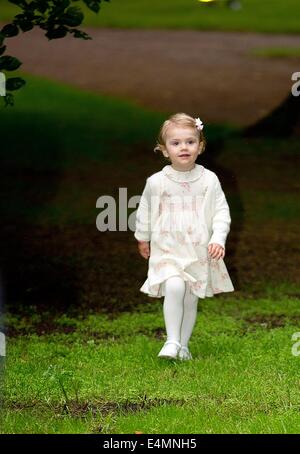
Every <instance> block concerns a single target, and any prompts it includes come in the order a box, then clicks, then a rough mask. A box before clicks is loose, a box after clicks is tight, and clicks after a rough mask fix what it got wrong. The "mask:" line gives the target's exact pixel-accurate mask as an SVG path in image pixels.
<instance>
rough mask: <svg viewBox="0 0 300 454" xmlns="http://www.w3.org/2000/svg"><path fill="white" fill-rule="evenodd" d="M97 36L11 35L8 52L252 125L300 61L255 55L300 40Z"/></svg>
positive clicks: (152, 33) (153, 100)
mask: <svg viewBox="0 0 300 454" xmlns="http://www.w3.org/2000/svg"><path fill="white" fill-rule="evenodd" d="M85 30H86V31H87V32H88V33H89V34H90V35H91V36H92V37H93V39H92V40H90V41H83V40H78V39H74V38H72V37H67V38H64V39H61V40H55V41H49V42H48V41H47V39H46V38H45V37H44V36H43V34H42V32H41V31H40V30H34V31H32V32H30V33H25V34H24V35H23V36H21V37H20V36H18V37H14V38H10V39H9V40H7V42H8V51H9V53H10V54H12V55H15V56H17V57H18V58H20V59H21V60H22V61H23V62H24V63H23V66H22V69H23V70H24V71H28V72H30V73H32V74H36V75H39V76H47V77H50V78H51V79H53V80H57V81H63V82H67V83H70V84H72V85H75V86H78V87H81V88H84V89H87V90H92V91H94V92H95V93H103V94H108V95H115V96H118V97H122V98H125V99H131V100H133V101H135V102H137V103H139V104H140V105H142V106H145V107H148V108H151V109H155V110H160V111H170V112H175V111H185V112H188V113H190V114H192V115H195V116H196V115H197V116H198V115H199V116H200V117H201V118H203V120H204V121H205V122H227V123H234V124H237V125H247V124H250V123H252V122H254V121H256V120H257V119H258V118H260V117H262V116H264V115H265V114H266V113H268V111H270V109H272V108H274V107H275V106H276V105H278V104H279V103H280V101H281V100H282V99H284V98H285V96H286V95H287V94H288V92H289V91H290V88H291V85H292V82H291V74H292V73H293V72H295V71H299V70H300V66H299V59H298V60H297V59H295V58H294V59H293V58H289V59H279V58H276V59H270V58H258V57H254V56H251V55H250V51H251V50H252V49H253V48H264V47H284V46H288V47H300V35H292V36H291V35H287V36H286V35H264V34H254V33H223V32H211V31H205V32H199V31H190V30H180V31H177V30H176V31H175V30H124V29H85Z"/></svg>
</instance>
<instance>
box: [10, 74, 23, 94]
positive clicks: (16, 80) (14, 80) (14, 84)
mask: <svg viewBox="0 0 300 454" xmlns="http://www.w3.org/2000/svg"><path fill="white" fill-rule="evenodd" d="M25 84H26V81H25V80H24V79H21V77H10V78H9V79H7V80H6V90H8V91H13V90H19V89H20V88H22V87H23V86H24V85H25Z"/></svg>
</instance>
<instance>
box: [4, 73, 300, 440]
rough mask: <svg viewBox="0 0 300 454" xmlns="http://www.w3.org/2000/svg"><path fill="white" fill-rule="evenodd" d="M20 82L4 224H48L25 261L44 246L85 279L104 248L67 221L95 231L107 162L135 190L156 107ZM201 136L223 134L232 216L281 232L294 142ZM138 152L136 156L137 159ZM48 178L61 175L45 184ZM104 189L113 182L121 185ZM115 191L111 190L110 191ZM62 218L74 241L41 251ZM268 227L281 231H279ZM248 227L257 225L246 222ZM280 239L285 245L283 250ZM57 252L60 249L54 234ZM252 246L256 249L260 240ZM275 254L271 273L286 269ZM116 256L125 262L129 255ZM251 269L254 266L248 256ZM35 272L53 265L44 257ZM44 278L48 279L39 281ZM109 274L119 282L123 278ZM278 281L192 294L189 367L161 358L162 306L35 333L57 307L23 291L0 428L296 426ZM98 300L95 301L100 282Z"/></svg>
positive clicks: (7, 131) (287, 325) (288, 323)
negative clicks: (195, 302) (200, 297)
mask: <svg viewBox="0 0 300 454" xmlns="http://www.w3.org/2000/svg"><path fill="white" fill-rule="evenodd" d="M26 79H27V81H28V86H27V87H26V88H25V89H23V90H21V91H20V92H19V93H18V94H17V96H16V105H15V107H14V108H12V109H2V111H1V114H0V115H1V123H0V133H1V140H2V142H1V144H2V149H1V151H2V161H3V164H2V170H3V169H5V172H4V171H3V175H2V179H1V189H2V194H3V199H4V202H2V204H3V207H1V208H2V222H5V221H7V220H8V221H9V222H10V223H11V225H14V223H15V222H17V223H18V224H17V225H18V226H20V227H19V228H20V229H21V228H22V226H23V222H24V221H26V222H27V223H30V225H33V226H34V225H35V224H39V223H44V224H45V225H46V226H47V227H49V230H48V231H46V232H45V233H46V234H48V237H47V236H46V237H44V236H42V237H38V239H37V241H38V242H39V244H38V246H37V244H36V243H34V242H33V243H32V245H33V262H32V263H30V267H31V266H32V267H34V266H36V267H39V265H40V263H39V262H40V255H39V254H41V251H42V252H43V253H44V251H43V249H42V248H40V246H42V245H43V247H45V250H46V252H45V258H44V257H43V259H44V260H45V261H47V263H49V262H50V265H49V266H50V267H51V266H52V265H53V266H54V267H56V266H58V267H59V265H60V264H61V263H63V264H64V268H62V269H64V270H67V269H68V267H71V268H72V266H73V265H74V264H76V261H78V262H80V264H81V265H82V267H83V268H81V269H80V271H82V272H83V275H84V276H85V277H84V276H82V277H81V275H80V274H75V276H74V278H75V279H78V276H80V279H78V280H81V278H82V281H83V282H85V279H86V278H87V275H88V274H91V273H94V271H95V268H96V267H98V266H100V265H99V262H97V260H98V257H99V258H100V256H96V254H95V252H94V251H92V254H91V251H90V250H89V238H75V240H74V239H72V238H69V237H68V235H70V233H72V232H73V230H74V229H72V226H73V227H74V225H75V224H76V223H78V224H84V223H86V224H89V225H94V221H95V217H96V210H95V201H96V196H99V186H100V183H101V182H100V181H98V180H99V179H100V178H101V177H105V173H106V171H107V168H109V167H107V166H109V165H111V164H115V165H117V166H120V167H121V169H122V171H123V172H124V173H123V174H122V175H125V176H126V175H127V179H128V180H126V181H128V184H129V185H131V188H132V190H135V191H136V190H137V181H138V180H137V179H136V180H135V179H134V178H135V176H136V175H135V173H134V171H133V170H134V169H135V172H138V171H140V170H141V168H143V167H142V164H143V162H144V161H146V166H145V168H144V170H145V171H146V170H149V169H147V165H148V164H147V163H148V162H150V160H149V161H148V160H147V158H146V156H147V153H148V152H149V153H152V148H153V145H154V141H155V138H156V134H157V131H158V128H159V126H160V124H161V121H162V120H163V119H165V118H166V114H163V113H156V112H152V111H147V110H145V109H142V108H140V107H139V106H137V105H135V104H134V103H131V102H129V100H122V101H121V100H118V99H116V98H115V99H113V98H110V97H105V96H98V95H94V94H92V93H85V92H83V91H80V90H77V89H73V88H69V87H67V86H65V85H62V84H56V83H53V82H50V81H47V80H42V79H38V78H34V77H29V76H26ZM112 119H113V121H112ZM33 124H34V125H35V129H34V130H33V127H32V125H33ZM16 128H18V134H16V132H15V131H16ZM206 131H207V136H208V142H209V143H210V142H211V141H214V140H216V139H221V138H222V137H225V139H226V143H225V146H224V148H223V149H222V152H221V153H220V154H219V156H218V159H217V161H218V165H221V166H224V167H226V169H228V170H230V172H231V174H232V175H234V176H235V177H236V179H237V185H238V188H237V189H238V191H237V192H236V193H234V192H232V193H230V194H229V200H230V205H231V207H232V213H233V218H234V219H238V217H239V216H240V215H241V206H240V203H241V200H242V206H243V208H244V215H245V225H246V226H247V228H248V229H249V228H250V229H251V228H253V225H254V223H255V222H258V223H260V225H264V226H267V227H268V226H270V228H274V227H272V225H270V224H268V222H269V221H270V220H275V221H278V220H279V221H283V222H282V225H284V226H287V225H288V228H287V232H286V234H285V240H286V237H287V236H288V234H289V229H290V227H291V225H294V226H295V225H296V222H297V219H298V217H299V215H298V213H297V209H298V206H299V202H297V200H296V199H295V196H294V194H295V193H296V192H294V191H295V188H296V184H297V181H298V180H297V175H298V174H297V169H298V167H297V166H296V165H294V164H293V162H294V161H293V160H294V159H295V158H296V157H297V156H299V144H298V142H297V140H290V141H286V140H285V141H283V140H282V141H279V140H253V141H251V140H242V139H241V138H238V137H237V136H230V133H231V132H234V131H235V129H234V128H233V127H231V128H230V127H225V128H224V127H223V126H222V125H208V126H207V129H206ZM137 147H138V148H137ZM137 150H139V152H140V153H145V154H144V155H143V154H141V155H140V156H139V159H137V154H136V153H137ZM283 162H284V172H283V167H282V166H283ZM270 163H272V165H271V164H270ZM139 166H141V167H139ZM158 166H159V165H158ZM95 168H96V172H95V170H94V169H95ZM98 170H99V173H97V172H98ZM266 170H267V171H266ZM76 172H77V173H76ZM28 175H29V177H28ZM52 177H54V179H57V180H58V181H57V182H56V183H55V184H54V183H53V181H52ZM71 177H72V178H71ZM112 177H113V176H112ZM95 181H96V183H95ZM274 182H276V184H275V185H274ZM114 183H115V184H116V185H117V186H121V185H122V184H123V183H120V182H119V180H117V182H116V181H115V182H114ZM93 184H95V186H93ZM293 185H294V186H295V187H294V186H293ZM270 188H274V190H273V191H271V190H270ZM111 190H112V188H111V187H108V188H107V192H106V193H108V192H109V191H111ZM5 191H6V192H5ZM48 193H49V194H48ZM7 197H9V200H10V201H11V203H10V204H9V206H8V204H7V200H8V198H7ZM34 197H37V199H35V198H34ZM39 197H40V198H41V199H40V198H39ZM41 200H42V201H43V204H41V203H40V201H41ZM37 202H39V203H37ZM262 220H263V221H264V222H263V224H261V221H262ZM248 221H250V222H248ZM286 221H289V224H287V223H286ZM64 223H66V224H70V225H71V230H69V231H68V230H67V231H66V234H65V235H66V236H65V238H63V240H65V241H66V246H67V245H68V241H71V244H70V245H69V248H66V249H64V246H65V245H63V248H62V249H63V251H62V252H61V255H59V257H54V255H53V254H54V252H52V250H51V251H50V252H51V253H52V255H51V253H50V252H49V249H50V248H51V247H52V246H51V245H52V241H54V240H53V238H52V237H53V235H56V233H55V232H57V231H56V230H51V228H53V227H54V228H55V227H56V226H60V225H61V224H64ZM275 227H276V228H277V224H275ZM29 231H30V230H27V232H29ZM74 231H76V230H74ZM53 232H54V233H53ZM85 232H86V231H85ZM42 233H43V231H42ZM270 233H273V231H271V232H270ZM275 233H276V235H277V236H278V238H280V234H281V232H280V231H277V230H276V231H275ZM58 234H59V232H58ZM252 235H256V236H257V235H259V233H257V231H255V232H254V230H252ZM39 238H43V240H42V241H41V240H39ZM47 238H48V242H47ZM264 238H265V237H264ZM291 238H293V237H291ZM26 241H27V240H26ZM72 241H74V243H72ZM245 241H246V243H247V237H246V240H245ZM287 241H288V240H286V242H285V243H284V244H287V245H288V244H289V243H288V242H287ZM17 244H18V243H17ZM28 244H29V245H30V244H31V243H30V242H29V243H28ZM250 244H253V242H252V243H250ZM276 244H278V243H276ZM290 244H291V243H290ZM74 245H75V246H74ZM53 246H54V250H56V249H55V247H57V245H55V241H54V243H53ZM263 246H264V245H263ZM96 247H97V245H96V243H95V244H93V248H96ZM34 248H36V249H34ZM47 248H49V249H48V250H47ZM258 249H260V250H261V249H262V247H261V244H260V247H259V248H258ZM287 250H288V248H287ZM56 252H58V251H57V250H56ZM274 252H276V251H274ZM285 252H286V251H284V255H283V258H282V259H281V258H280V259H281V261H280V267H282V263H284V264H285V263H286V262H284V261H283V260H285V259H286V257H285ZM24 253H25V254H27V250H24ZM120 253H121V250H120ZM35 254H36V256H35ZM49 254H50V255H49ZM89 254H91V255H89ZM106 254H107V252H106ZM238 254H240V252H237V255H238ZM116 255H117V254H114V255H113V254H111V255H106V257H109V260H111V261H110V262H108V266H109V267H111V270H116V271H118V273H120V270H119V269H118V267H122V266H123V265H124V263H125V260H124V261H122V262H121V264H120V263H116V261H115V259H116ZM121 257H123V256H121ZM21 258H22V256H21ZM22 260H24V258H22ZM126 260H128V262H129V259H128V257H127V258H126ZM271 260H272V259H271ZM289 260H292V259H291V258H289ZM96 262H97V263H96ZM28 263H29V262H28ZM126 263H127V262H126ZM135 263H136V262H135ZM247 263H249V262H247ZM266 263H267V262H266ZM22 264H23V262H21V265H19V264H18V266H22ZM102 265H103V264H102V263H101V266H102ZM252 265H253V267H254V268H256V267H257V263H256V262H254V263H253V264H252ZM41 267H42V270H44V271H45V272H47V273H48V271H50V268H49V269H48V268H47V267H46V268H45V265H43V264H41ZM58 269H60V268H58ZM27 271H28V270H26V272H27ZM29 271H30V272H29V277H28V276H27V278H28V282H31V279H32V275H35V273H36V272H38V270H37V269H35V268H32V269H31V268H30V270H29ZM30 273H32V274H30ZM25 274H26V273H25ZM41 275H42V276H43V279H45V276H46V275H43V274H41ZM118 276H120V281H122V279H123V277H122V276H123V275H122V274H121V273H120V274H118ZM95 279H97V276H96V278H95ZM284 279H285V277H284V276H283V277H282V279H281V281H280V282H279V281H277V283H276V285H275V286H271V285H269V286H268V285H264V287H263V294H264V296H263V297H261V296H259V297H257V296H255V292H254V289H255V285H256V281H255V274H254V279H253V281H252V284H251V286H249V287H247V288H246V289H242V290H243V291H242V292H241V293H239V292H233V293H232V294H228V295H224V296H220V295H219V296H218V297H217V298H209V299H207V300H205V301H203V302H201V304H200V308H199V318H198V322H197V325H196V328H195V331H194V333H193V338H192V343H191V350H192V353H193V355H194V358H195V359H194V361H192V362H188V363H180V362H179V363H178V362H171V363H166V362H163V361H159V360H158V358H157V353H158V351H159V349H160V348H161V345H162V343H163V341H164V336H163V335H162V333H163V332H164V327H163V318H162V311H161V303H160V302H158V301H155V300H154V301H152V302H151V304H147V305H143V304H142V305H140V306H138V307H136V306H135V308H136V309H137V310H136V311H135V312H134V313H124V314H122V315H120V316H118V317H114V318H110V317H107V316H105V315H101V314H99V313H97V312H95V313H89V312H88V310H87V311H86V312H84V314H85V316H83V315H81V316H80V315H78V316H77V317H75V315H74V316H72V317H71V316H70V315H69V313H68V315H67V314H65V315H62V316H59V315H57V316H56V318H55V320H54V322H53V321H52V323H54V328H53V331H54V332H52V330H50V331H49V332H50V333H51V334H47V332H48V331H46V333H45V334H42V335H41V336H38V335H37V334H36V333H37V327H38V326H40V325H41V324H43V323H44V322H46V321H47V320H51V318H52V316H53V308H52V307H51V309H49V312H48V313H46V312H41V311H39V310H38V306H32V307H31V306H30V294H28V295H27V300H26V301H27V302H28V305H27V306H26V305H24V307H23V309H24V310H23V313H22V314H19V315H18V314H17V313H9V314H7V317H8V324H9V325H10V327H11V328H13V329H14V330H15V333H16V334H18V336H17V337H13V336H8V339H7V357H6V363H5V370H6V373H5V384H4V386H5V401H6V408H5V409H4V412H3V415H2V427H1V428H0V431H1V432H2V433H24V432H25V433H91V432H93V433H95V432H96V433H99V432H102V433H118V432H119V433H132V432H134V431H142V432H145V433H210V432H212V433H216V432H221V433H230V432H238V433H269V432H272V433H277V432H278V433H286V432H287V433H294V432H297V431H299V429H298V416H299V402H300V392H299V391H300V389H299V375H298V370H299V361H300V359H299V357H295V356H293V355H292V352H291V348H292V345H293V342H292V340H291V337H292V334H293V333H294V332H298V331H299V324H300V309H299V289H298V287H297V285H296V284H293V282H285V280H284ZM133 280H134V282H135V284H136V286H137V288H138V284H137V282H136V279H135V278H133ZM24 282H25V281H24ZM33 282H34V279H33ZM126 282H127V283H128V282H129V281H128V280H127V281H126ZM25 283H26V289H28V287H27V281H26V282H25ZM85 284H86V285H87V287H86V288H85V287H84V288H85V289H86V290H87V291H89V292H90V293H89V294H88V297H90V296H91V293H92V292H93V291H94V292H96V293H97V288H96V284H95V281H93V280H91V283H89V282H88V283H86V282H85ZM24 285H25V284H24ZM29 285H30V284H29ZM39 285H40V283H37V287H38V286H39ZM70 285H74V283H73V282H72V283H71V284H70ZM76 285H79V283H78V282H76ZM24 288H25V287H24ZM91 288H92V290H91ZM28 290H29V289H28ZM33 290H36V289H33ZM105 291H106V292H107V290H105ZM105 291H104V294H105ZM252 291H253V294H251V292H252ZM80 295H81V294H80ZM93 297H94V298H95V296H93ZM106 297H107V295H106ZM96 298H98V299H99V298H100V299H101V298H102V294H101V289H100V290H99V294H97V295H96ZM141 300H142V299H141ZM115 303H118V299H117V298H116V300H115ZM26 310H27V313H26Z"/></svg>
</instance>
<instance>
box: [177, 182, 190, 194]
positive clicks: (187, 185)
mask: <svg viewBox="0 0 300 454" xmlns="http://www.w3.org/2000/svg"><path fill="white" fill-rule="evenodd" d="M179 184H180V186H181V187H182V188H183V189H184V190H186V191H189V192H190V191H191V186H190V184H189V183H187V182H183V183H179Z"/></svg>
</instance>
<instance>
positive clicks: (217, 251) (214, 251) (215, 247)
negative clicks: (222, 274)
mask: <svg viewBox="0 0 300 454" xmlns="http://www.w3.org/2000/svg"><path fill="white" fill-rule="evenodd" d="M207 249H208V253H209V255H210V256H211V257H212V258H213V259H217V260H219V259H222V258H224V257H225V249H224V248H223V246H221V245H220V244H218V243H211V244H209V245H208V248H207Z"/></svg>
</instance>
